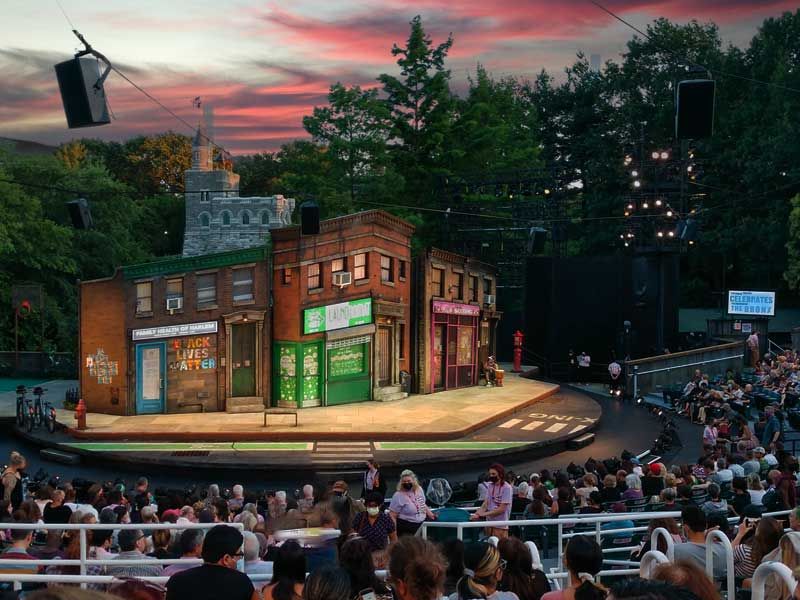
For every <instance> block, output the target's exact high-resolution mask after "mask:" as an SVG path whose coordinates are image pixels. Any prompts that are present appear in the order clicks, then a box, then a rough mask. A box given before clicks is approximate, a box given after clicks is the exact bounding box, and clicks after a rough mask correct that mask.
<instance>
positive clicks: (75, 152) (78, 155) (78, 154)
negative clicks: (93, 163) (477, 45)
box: [56, 140, 89, 169]
mask: <svg viewBox="0 0 800 600" xmlns="http://www.w3.org/2000/svg"><path fill="white" fill-rule="evenodd" d="M88 156H89V151H88V150H87V149H86V146H84V145H83V143H82V142H81V141H80V140H73V141H71V142H67V143H66V144H61V146H59V147H58V150H56V158H57V159H58V160H60V161H61V162H62V163H63V164H64V166H65V167H67V168H68V169H77V168H78V167H80V166H81V165H82V164H83V163H85V162H86V159H87V158H88Z"/></svg>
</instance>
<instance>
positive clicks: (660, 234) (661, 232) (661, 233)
mask: <svg viewBox="0 0 800 600" xmlns="http://www.w3.org/2000/svg"><path fill="white" fill-rule="evenodd" d="M656 235H658V237H660V238H662V237H664V232H663V231H659V232H658V233H657V234H656Z"/></svg>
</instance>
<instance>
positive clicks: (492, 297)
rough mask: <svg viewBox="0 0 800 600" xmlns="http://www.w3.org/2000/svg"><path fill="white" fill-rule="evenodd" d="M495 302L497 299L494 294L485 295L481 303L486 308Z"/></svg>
mask: <svg viewBox="0 0 800 600" xmlns="http://www.w3.org/2000/svg"><path fill="white" fill-rule="evenodd" d="M496 302H497V298H496V297H495V295H494V294H485V295H484V296H483V303H484V304H485V305H487V306H488V305H490V304H495V303H496Z"/></svg>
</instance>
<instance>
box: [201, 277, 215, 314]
mask: <svg viewBox="0 0 800 600" xmlns="http://www.w3.org/2000/svg"><path fill="white" fill-rule="evenodd" d="M216 304H217V274H216V273H203V274H202V275H198V276H197V308H209V307H211V306H215V305H216Z"/></svg>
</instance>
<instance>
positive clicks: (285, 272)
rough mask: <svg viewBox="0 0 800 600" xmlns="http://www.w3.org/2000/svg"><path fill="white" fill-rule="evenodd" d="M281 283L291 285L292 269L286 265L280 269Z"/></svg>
mask: <svg viewBox="0 0 800 600" xmlns="http://www.w3.org/2000/svg"><path fill="white" fill-rule="evenodd" d="M281 283H282V284H283V285H291V283H292V270H291V269H290V268H288V267H284V268H283V269H281Z"/></svg>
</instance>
